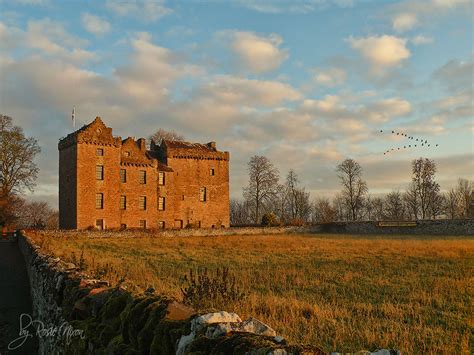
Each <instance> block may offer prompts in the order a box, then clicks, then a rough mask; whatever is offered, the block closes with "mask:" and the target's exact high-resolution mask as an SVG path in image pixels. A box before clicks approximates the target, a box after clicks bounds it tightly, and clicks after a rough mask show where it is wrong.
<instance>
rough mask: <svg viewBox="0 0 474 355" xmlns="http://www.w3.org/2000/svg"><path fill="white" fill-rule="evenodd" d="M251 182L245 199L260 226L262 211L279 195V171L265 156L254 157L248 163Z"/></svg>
mask: <svg viewBox="0 0 474 355" xmlns="http://www.w3.org/2000/svg"><path fill="white" fill-rule="evenodd" d="M248 173H249V182H248V186H247V187H245V188H244V191H243V192H244V198H245V200H246V201H248V203H249V206H251V207H252V208H253V210H254V213H253V215H254V223H255V224H259V223H260V219H261V215H262V210H263V209H265V208H266V207H269V206H268V204H269V203H271V202H272V201H274V199H275V198H276V196H277V193H278V186H279V185H278V180H279V179H280V176H279V172H278V169H277V168H276V167H275V166H274V165H273V164H272V163H271V162H270V160H268V158H267V157H264V156H257V155H255V156H253V157H252V158H251V159H250V161H249V162H248Z"/></svg>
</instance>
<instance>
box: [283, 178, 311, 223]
mask: <svg viewBox="0 0 474 355" xmlns="http://www.w3.org/2000/svg"><path fill="white" fill-rule="evenodd" d="M299 182H300V181H299V179H298V176H297V175H296V173H295V171H294V170H290V171H289V172H288V175H287V176H286V182H285V185H284V186H283V189H282V195H283V196H282V198H283V200H282V202H283V203H284V204H285V209H284V210H285V213H284V217H286V216H288V218H289V220H290V221H296V220H300V221H307V220H308V218H309V215H310V212H311V203H310V201H309V193H308V192H306V191H305V188H304V187H300V186H299Z"/></svg>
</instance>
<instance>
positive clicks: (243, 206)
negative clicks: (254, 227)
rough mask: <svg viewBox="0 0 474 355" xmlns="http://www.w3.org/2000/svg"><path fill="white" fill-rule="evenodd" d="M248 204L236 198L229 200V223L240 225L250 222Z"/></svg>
mask: <svg viewBox="0 0 474 355" xmlns="http://www.w3.org/2000/svg"><path fill="white" fill-rule="evenodd" d="M251 222H252V221H251V218H250V215H249V206H248V203H247V202H246V201H241V200H237V199H231V200H230V224H231V225H233V226H241V225H246V224H250V223H251Z"/></svg>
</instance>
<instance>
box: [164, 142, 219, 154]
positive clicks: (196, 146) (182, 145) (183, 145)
mask: <svg viewBox="0 0 474 355" xmlns="http://www.w3.org/2000/svg"><path fill="white" fill-rule="evenodd" d="M163 143H164V144H165V145H166V147H167V148H171V149H191V150H204V151H207V152H217V148H216V143H215V142H209V143H207V144H202V143H191V142H185V141H171V140H163V142H162V144H163Z"/></svg>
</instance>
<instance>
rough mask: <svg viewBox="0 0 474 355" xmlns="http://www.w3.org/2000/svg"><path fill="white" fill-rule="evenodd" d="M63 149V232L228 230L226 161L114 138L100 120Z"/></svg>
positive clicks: (209, 150) (211, 147) (181, 146)
mask: <svg viewBox="0 0 474 355" xmlns="http://www.w3.org/2000/svg"><path fill="white" fill-rule="evenodd" d="M58 149H59V226H60V228H62V229H85V228H89V227H95V228H98V229H106V228H117V229H118V228H185V227H200V228H220V227H229V153H228V152H220V151H218V150H217V149H216V144H215V143H214V142H210V143H207V144H198V143H188V142H177V141H163V142H162V143H161V144H160V145H155V144H154V142H152V143H151V146H150V149H149V150H148V149H147V148H146V144H145V139H143V138H140V139H138V140H135V139H133V138H127V139H125V140H122V138H120V137H114V136H113V135H112V128H109V127H107V126H105V124H104V123H103V122H102V120H101V119H100V117H97V118H96V119H95V120H94V121H93V122H92V123H90V124H88V125H86V126H84V127H82V128H81V129H79V130H77V131H76V132H73V133H71V134H69V135H68V136H67V137H66V138H64V139H62V140H61V141H60V142H59V144H58Z"/></svg>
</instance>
